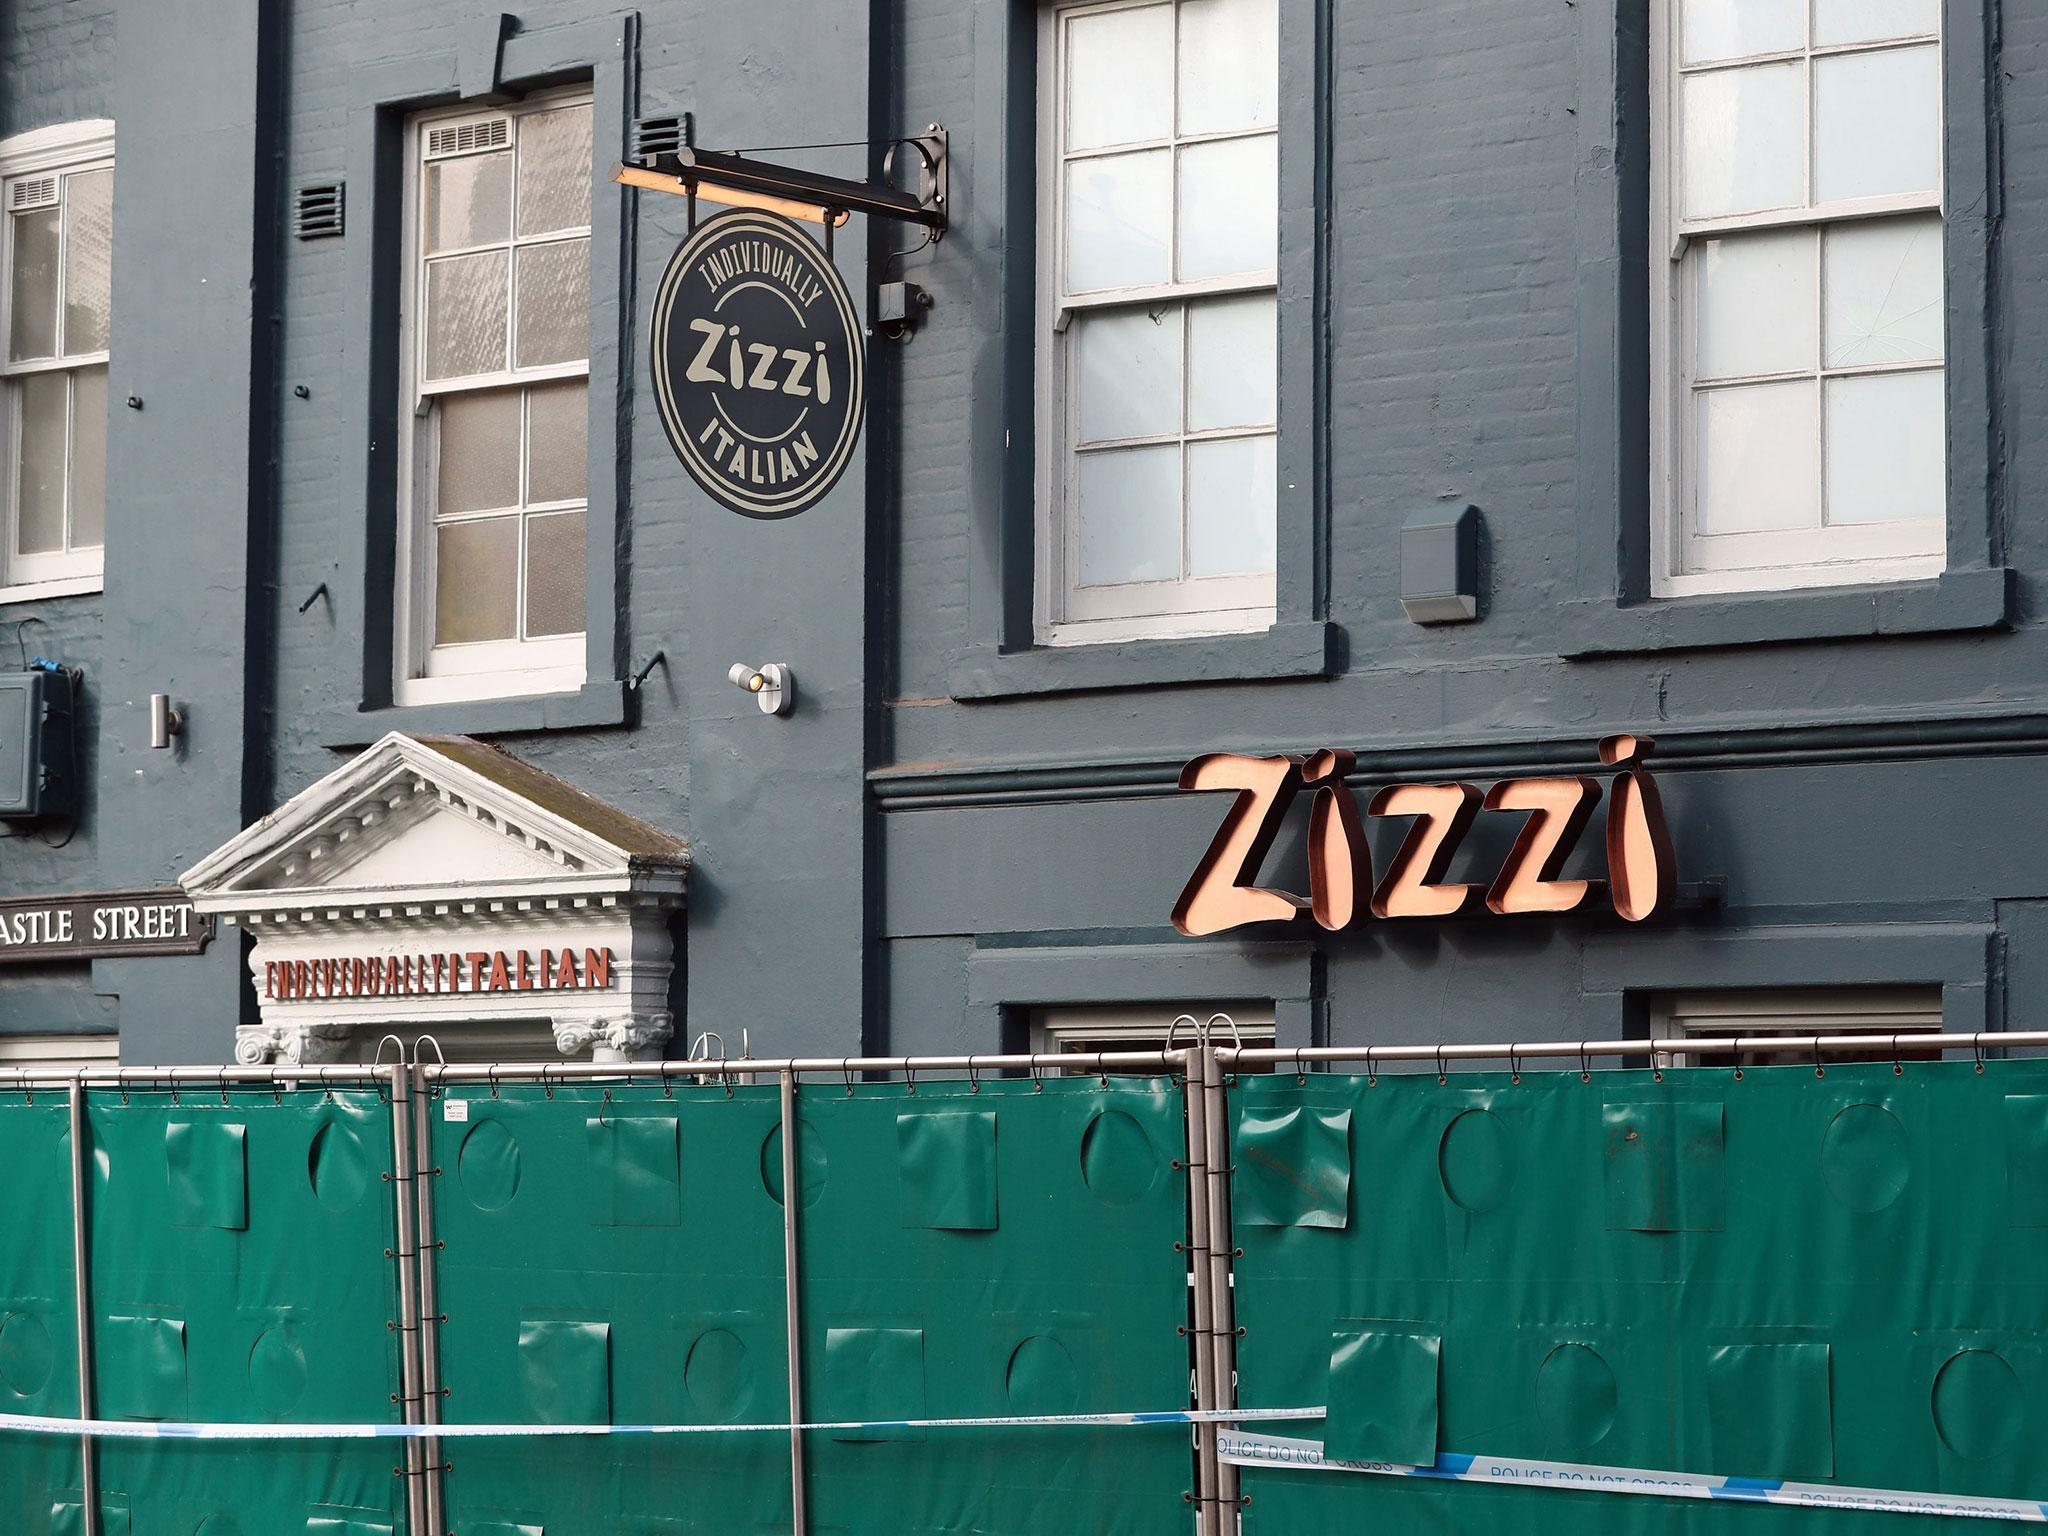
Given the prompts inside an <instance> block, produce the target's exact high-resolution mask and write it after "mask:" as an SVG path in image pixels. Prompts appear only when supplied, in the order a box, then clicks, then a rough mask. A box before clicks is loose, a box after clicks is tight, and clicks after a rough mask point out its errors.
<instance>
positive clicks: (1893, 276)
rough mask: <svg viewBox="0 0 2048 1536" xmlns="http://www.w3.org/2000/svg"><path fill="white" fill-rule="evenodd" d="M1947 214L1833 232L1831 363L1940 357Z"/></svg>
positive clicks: (1839, 227)
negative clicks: (1943, 230)
mask: <svg viewBox="0 0 2048 1536" xmlns="http://www.w3.org/2000/svg"><path fill="white" fill-rule="evenodd" d="M1941 290H1942V278H1941V219H1940V218H1939V217H1938V216H1930V217H1927V218H1911V219H1873V220H1871V221H1869V222H1867V223H1855V224H1839V225H1837V226H1835V227H1834V228H1833V229H1830V230H1829V231H1828V235H1827V295H1828V313H1827V362H1828V366H1829V367H1830V368H1848V367H1854V366H1855V365H1857V364H1859V363H1913V362H1939V361H1940V360H1941V358H1942V356H1943V337H1942V318H1943V317H1942V302H1941Z"/></svg>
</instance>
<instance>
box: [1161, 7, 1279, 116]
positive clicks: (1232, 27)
mask: <svg viewBox="0 0 2048 1536" xmlns="http://www.w3.org/2000/svg"><path fill="white" fill-rule="evenodd" d="M1279 101H1280V7H1279V4H1278V0H1182V4H1181V8H1180V131H1181V132H1182V133H1184V134H1196V133H1231V132H1235V131H1237V130H1240V129H1244V128H1270V127H1272V126H1273V125H1274V124H1275V123H1276V122H1278V121H1279V116H1280V114H1279Z"/></svg>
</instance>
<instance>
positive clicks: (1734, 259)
mask: <svg viewBox="0 0 2048 1536" xmlns="http://www.w3.org/2000/svg"><path fill="white" fill-rule="evenodd" d="M1817 238H1818V236H1817V235H1816V234H1815V233H1814V231H1812V230H1810V229H1797V230H1788V231H1785V232H1783V233H1776V234H1767V235H1741V236H1737V237H1735V238H1732V239H1726V240H1702V241H1701V242H1700V244H1699V254H1698V256H1697V258H1696V263H1695V268H1694V270H1695V271H1696V273H1697V274H1698V275H1697V277H1696V279H1695V281H1696V283H1697V287H1696V288H1695V289H1694V293H1695V295H1696V299H1697V309H1696V314H1697V316H1698V320H1697V329H1696V335H1697V338H1698V339H1697V346H1698V349H1699V350H1698V352H1697V354H1696V359H1695V363H1694V369H1693V377H1695V378H1700V379H1713V378H1727V377H1730V376H1733V375H1737V374H1757V373H1790V372H1794V371H1796V370H1798V369H1802V368H1809V369H1810V368H1812V367H1813V363H1814V354H1815V351H1816V350H1817V348H1818V345H1819V343H1818V340H1817V339H1816V337H1815V334H1814V333H1815V331H1816V330H1817V328H1818V325H1819V311H1820V297H1819V295H1818V294H1816V293H1815V292H1814V284H1815V281H1816V279H1817V273H1816V270H1815V267H1816V263H1815V253H1814V248H1813V243H1814V241H1815V240H1816V239H1817Z"/></svg>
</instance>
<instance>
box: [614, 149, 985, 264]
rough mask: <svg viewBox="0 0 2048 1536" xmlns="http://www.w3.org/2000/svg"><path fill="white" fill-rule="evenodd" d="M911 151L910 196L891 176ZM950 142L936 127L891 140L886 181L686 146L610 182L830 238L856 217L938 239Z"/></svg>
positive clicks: (944, 216) (631, 166) (626, 165)
mask: <svg viewBox="0 0 2048 1536" xmlns="http://www.w3.org/2000/svg"><path fill="white" fill-rule="evenodd" d="M906 149H907V150H909V151H910V152H911V153H913V154H915V155H916V156H917V159H918V189H917V192H916V193H915V194H914V195H913V194H912V193H909V192H905V191H902V190H900V189H899V188H897V187H896V186H894V185H893V184H892V183H891V180H890V176H891V173H892V172H893V171H894V169H895V161H896V157H897V155H898V154H899V153H901V152H902V151H904V150H906ZM947 149H948V135H947V132H946V130H945V129H944V128H942V127H940V126H939V125H938V124H937V123H933V124H932V125H931V126H930V128H928V129H927V130H926V131H925V132H923V133H921V134H917V135H915V136H913V137H909V138H903V139H895V140H892V141H890V145H889V152H888V155H887V156H886V157H885V158H884V160H883V179H882V180H881V181H850V180H848V179H846V178H845V177H842V176H826V175H823V174H821V173H820V172H817V171H805V170H799V169H797V168H796V167H794V166H787V165H776V164H774V163H772V162H770V161H766V160H755V159H751V158H749V157H748V156H746V155H744V154H739V153H735V152H732V151H729V150H709V149H698V148H697V147H696V146H695V145H693V144H689V143H683V144H680V145H678V146H676V148H674V149H672V150H662V151H659V152H657V153H655V154H652V155H648V156H646V157H644V159H643V160H642V161H638V162H623V163H621V164H620V165H618V166H617V167H616V168H614V170H613V172H612V180H613V181H615V182H618V183H619V184H621V185H622V186H628V187H641V188H644V189H645V190H647V191H650V192H667V193H670V194H672V195H674V196H678V197H688V198H692V199H695V200H701V201H703V202H707V203H722V204H724V205H726V206H728V207H736V208H763V209H766V210H768V211H769V212H771V213H779V214H782V215H784V216H785V217H787V218H793V219H801V220H804V221H805V222H807V223H812V224H822V225H824V226H825V228H826V229H827V230H828V231H830V230H832V229H836V228H837V227H838V226H840V225H841V224H844V223H845V222H846V220H847V218H848V216H849V215H851V214H856V213H859V214H865V215H867V216H868V217H869V218H882V219H895V220H897V221H899V222H901V223H905V224H916V225H919V226H920V227H922V228H923V229H925V230H927V231H929V232H930V238H931V239H933V240H938V239H940V238H942V237H943V236H944V235H945V233H946V227H947V222H948V213H947V193H948V191H949V190H950V189H949V186H948V182H949V180H950V177H949V174H948V171H949V163H948V162H949V156H948V154H947Z"/></svg>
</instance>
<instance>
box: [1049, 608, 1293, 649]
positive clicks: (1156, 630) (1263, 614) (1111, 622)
mask: <svg viewBox="0 0 2048 1536" xmlns="http://www.w3.org/2000/svg"><path fill="white" fill-rule="evenodd" d="M1272 627H1273V610H1272V609H1271V608H1232V609H1222V610H1217V611H1213V612H1209V613H1167V614H1158V615H1154V616H1151V617H1147V618H1132V619H1075V620H1071V621H1069V622H1067V623H1063V624H1055V625H1052V626H1051V627H1050V628H1049V629H1046V630H1044V631H1042V632H1041V633H1040V635H1039V641H1038V643H1039V644H1040V645H1105V644H1110V643H1113V642H1116V641H1119V640H1203V639H1208V638H1210V637H1212V636H1221V635H1255V634H1258V633H1260V632H1261V631H1263V630H1268V629H1271V628H1272Z"/></svg>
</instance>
